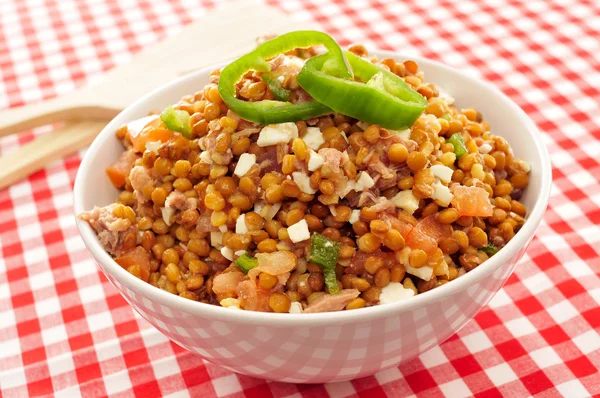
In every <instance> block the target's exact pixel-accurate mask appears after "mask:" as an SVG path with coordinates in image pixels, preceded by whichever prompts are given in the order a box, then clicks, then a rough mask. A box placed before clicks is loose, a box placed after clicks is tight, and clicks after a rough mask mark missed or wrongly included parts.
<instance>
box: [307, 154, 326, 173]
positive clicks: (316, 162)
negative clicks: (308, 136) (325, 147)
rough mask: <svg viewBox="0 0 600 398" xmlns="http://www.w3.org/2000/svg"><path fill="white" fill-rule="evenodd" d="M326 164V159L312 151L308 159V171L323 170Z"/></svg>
mask: <svg viewBox="0 0 600 398" xmlns="http://www.w3.org/2000/svg"><path fill="white" fill-rule="evenodd" d="M323 163H325V159H323V156H321V155H319V154H318V153H316V152H315V151H313V150H312V149H311V150H310V157H309V158H308V170H310V171H315V170H318V169H320V168H321V166H323Z"/></svg>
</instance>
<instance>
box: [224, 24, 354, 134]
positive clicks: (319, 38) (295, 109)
mask: <svg viewBox="0 0 600 398" xmlns="http://www.w3.org/2000/svg"><path fill="white" fill-rule="evenodd" d="M317 45H323V46H325V48H326V49H327V50H328V53H327V54H329V57H328V58H327V59H326V60H325V61H324V62H323V64H322V65H321V66H322V70H323V72H324V73H327V74H329V75H331V76H335V77H338V78H340V79H349V78H352V71H351V69H350V66H349V65H348V61H347V60H346V57H345V56H344V52H343V51H342V49H341V48H340V46H339V45H338V44H337V43H336V42H335V40H333V39H332V38H331V36H329V35H327V34H325V33H323V32H317V31H312V30H304V31H297V32H290V33H286V34H283V35H281V36H278V37H276V38H274V39H272V40H269V41H267V42H265V43H263V44H261V45H260V46H258V47H257V48H256V49H255V50H254V51H252V52H250V53H248V54H246V55H244V56H242V57H241V58H238V59H237V60H235V61H233V62H232V63H230V64H229V65H227V66H226V67H225V68H223V70H222V71H221V76H220V77H219V86H218V88H219V94H221V98H222V99H223V102H225V104H227V106H228V107H229V108H230V109H231V110H232V111H233V112H235V113H236V114H237V115H238V116H239V117H241V118H243V119H246V120H250V121H252V122H256V123H260V124H263V125H267V124H276V123H284V122H295V121H298V120H305V119H310V118H313V117H316V116H321V115H325V114H327V113H330V112H331V109H330V108H329V107H327V106H326V105H323V104H322V103H320V102H317V101H310V102H304V103H301V104H291V103H289V102H283V101H271V100H264V101H258V102H248V101H243V100H241V99H238V98H236V89H235V86H236V84H237V82H239V81H240V79H241V78H242V77H243V76H244V75H245V74H246V72H248V71H250V70H255V71H257V72H263V73H268V72H270V71H271V67H270V65H269V63H268V62H267V61H266V60H268V59H270V58H273V57H275V56H277V55H279V54H283V53H285V52H287V51H290V50H293V49H294V48H307V47H312V46H317Z"/></svg>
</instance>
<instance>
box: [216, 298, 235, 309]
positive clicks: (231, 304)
mask: <svg viewBox="0 0 600 398" xmlns="http://www.w3.org/2000/svg"><path fill="white" fill-rule="evenodd" d="M219 304H221V307H225V308H231V309H237V310H239V309H240V300H238V299H236V298H233V297H228V298H226V299H223V300H221V301H220V302H219Z"/></svg>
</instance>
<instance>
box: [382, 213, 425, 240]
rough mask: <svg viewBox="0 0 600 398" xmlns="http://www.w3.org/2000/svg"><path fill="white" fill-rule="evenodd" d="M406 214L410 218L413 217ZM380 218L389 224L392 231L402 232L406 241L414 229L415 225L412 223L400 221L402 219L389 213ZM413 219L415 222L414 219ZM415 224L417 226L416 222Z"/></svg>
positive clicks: (404, 220)
mask: <svg viewBox="0 0 600 398" xmlns="http://www.w3.org/2000/svg"><path fill="white" fill-rule="evenodd" d="M405 214H406V215H407V216H409V217H412V216H411V215H409V214H408V213H405ZM380 218H381V219H382V220H383V221H387V222H389V223H390V226H391V227H392V229H395V230H396V231H398V232H400V234H402V237H404V238H405V239H406V236H407V235H408V234H409V233H410V231H411V230H412V229H413V225H414V224H413V223H411V222H408V221H407V220H406V219H400V218H398V217H395V216H393V215H391V214H388V213H381V215H380ZM412 218H413V220H414V217H412ZM415 221H416V220H415ZM415 224H416V222H415Z"/></svg>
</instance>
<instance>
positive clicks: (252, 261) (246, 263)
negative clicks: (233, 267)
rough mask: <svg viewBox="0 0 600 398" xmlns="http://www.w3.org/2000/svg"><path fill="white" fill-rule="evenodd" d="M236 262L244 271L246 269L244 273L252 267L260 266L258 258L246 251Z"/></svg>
mask: <svg viewBox="0 0 600 398" xmlns="http://www.w3.org/2000/svg"><path fill="white" fill-rule="evenodd" d="M235 263H236V264H237V266H238V267H240V269H241V270H242V271H244V273H246V274H247V273H248V271H250V270H251V269H252V268H254V267H257V266H258V259H257V258H256V257H252V256H249V255H248V254H246V253H244V254H242V255H241V256H239V257H238V258H237V259H236V260H235Z"/></svg>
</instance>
